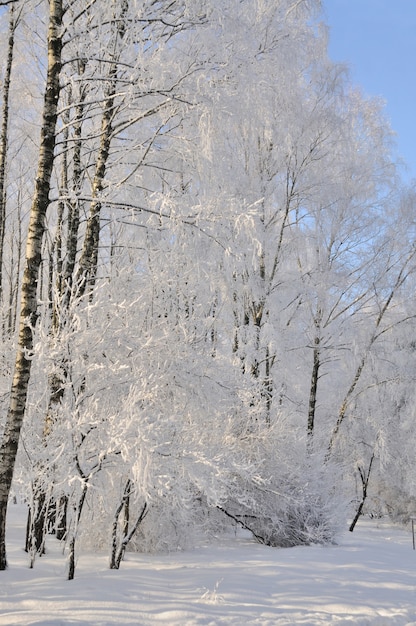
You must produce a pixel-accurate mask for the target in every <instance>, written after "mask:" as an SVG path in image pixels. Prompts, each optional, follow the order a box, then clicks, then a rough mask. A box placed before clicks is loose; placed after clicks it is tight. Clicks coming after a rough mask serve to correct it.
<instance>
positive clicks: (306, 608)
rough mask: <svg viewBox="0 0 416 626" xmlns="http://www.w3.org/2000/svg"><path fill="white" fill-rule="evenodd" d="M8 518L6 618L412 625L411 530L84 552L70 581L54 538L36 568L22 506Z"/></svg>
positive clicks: (53, 622)
mask: <svg viewBox="0 0 416 626" xmlns="http://www.w3.org/2000/svg"><path fill="white" fill-rule="evenodd" d="M10 509H11V515H10V516H9V533H8V557H9V569H8V570H7V571H6V572H0V625H6V624H7V625H8V626H11V625H13V624H24V625H26V626H28V625H29V624H30V625H32V626H33V625H34V624H37V625H40V624H42V625H43V626H58V625H60V624H68V625H70V624H72V625H73V624H84V625H85V624H89V625H94V626H104V625H109V624H114V625H115V624H124V625H126V624H129V625H130V626H133V625H135V626H157V625H160V624H163V625H165V626H197V625H198V626H202V625H203V626H216V625H217V624H234V625H238V626H244V625H246V624H257V625H262V626H280V625H293V624H303V625H305V624H308V625H311V626H312V625H313V626H316V625H322V624H336V625H337V626H344V625H345V626H351V625H353V624H359V625H360V626H364V625H366V626H367V625H369V624H371V625H374V626H404V625H410V624H415V625H416V551H413V549H412V537H411V533H410V531H407V532H406V531H405V530H401V529H398V528H395V527H393V526H392V525H390V524H388V523H386V522H380V521H372V520H361V521H360V522H359V524H358V526H357V528H356V530H355V531H354V533H353V534H351V533H349V532H346V533H345V535H344V536H343V537H341V539H340V541H339V545H337V546H329V547H320V546H312V547H299V548H289V549H276V548H268V547H265V546H261V545H258V544H256V543H254V542H253V541H252V540H251V539H250V538H249V537H243V536H242V537H238V538H237V539H235V540H234V539H230V540H229V541H227V542H224V541H222V542H220V543H219V544H217V545H215V546H209V547H207V546H206V547H201V548H199V549H197V550H194V551H191V552H185V553H183V552H182V553H175V554H169V555H158V556H143V555H140V554H130V553H128V554H127V558H126V560H125V561H124V562H123V563H122V565H121V569H120V570H119V571H110V570H109V569H108V557H107V555H104V554H103V555H99V556H96V555H92V554H82V555H81V556H80V557H79V560H78V564H77V570H76V578H75V580H73V581H67V580H66V578H65V576H66V573H65V567H66V559H65V557H63V556H62V553H61V551H60V549H59V547H58V544H57V542H56V541H55V540H54V539H50V541H49V544H48V554H47V555H46V556H44V557H42V558H41V559H38V561H37V562H36V565H35V568H34V569H32V570H31V569H29V568H28V559H27V555H26V554H25V552H24V551H23V550H22V545H23V534H24V519H23V515H22V509H21V507H19V506H16V505H15V506H12V507H10Z"/></svg>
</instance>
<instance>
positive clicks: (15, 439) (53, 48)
mask: <svg viewBox="0 0 416 626" xmlns="http://www.w3.org/2000/svg"><path fill="white" fill-rule="evenodd" d="M62 18H63V9H62V0H50V1H49V28H48V71H47V78H46V88H45V98H44V108H43V120H42V127H41V139H40V147H39V158H38V170H37V176H36V184H35V190H34V197H33V202H32V207H31V212H30V222H29V230H28V235H27V243H26V261H25V269H24V274H23V281H22V290H21V300H20V307H21V308H20V323H19V336H18V345H17V351H16V361H15V368H14V375H13V381H12V386H11V393H10V404H9V410H8V413H7V418H6V423H5V427H4V433H3V436H2V440H1V445H0V570H4V569H6V568H7V558H6V513H7V503H8V499H9V493H10V488H11V484H12V479H13V472H14V466H15V461H16V454H17V449H18V445H19V439H20V431H21V428H22V423H23V418H24V413H25V408H26V400H27V392H28V385H29V379H30V370H31V363H32V360H31V356H32V352H33V333H34V327H35V324H36V319H37V286H38V276H39V268H40V264H41V259H42V242H43V236H44V232H45V216H46V210H47V208H48V206H49V192H50V183H51V174H52V167H53V162H54V150H55V128H56V120H57V106H58V100H59V78H60V72H61V51H62V33H61V27H62Z"/></svg>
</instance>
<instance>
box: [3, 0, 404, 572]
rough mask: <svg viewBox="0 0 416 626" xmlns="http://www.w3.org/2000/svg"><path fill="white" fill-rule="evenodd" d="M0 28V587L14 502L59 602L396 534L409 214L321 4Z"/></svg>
mask: <svg viewBox="0 0 416 626" xmlns="http://www.w3.org/2000/svg"><path fill="white" fill-rule="evenodd" d="M1 4H2V5H3V9H1V13H0V20H1V39H0V46H1V51H2V57H1V58H3V59H4V60H3V66H2V68H0V70H1V73H2V74H1V75H2V119H1V130H0V249H1V254H0V324H1V333H2V340H3V351H2V354H1V363H2V367H1V368H0V384H1V396H0V401H1V415H0V435H1V440H0V441H1V447H0V569H5V567H7V558H6V541H5V521H6V511H7V503H8V501H9V500H10V496H11V494H13V493H14V494H17V493H18V494H19V495H20V496H21V497H24V498H25V500H26V501H27V502H28V504H29V516H28V530H27V543H26V549H27V551H28V552H29V554H30V561H31V563H32V565H33V563H34V561H35V557H36V555H38V554H42V553H43V551H44V545H45V534H46V533H47V532H54V533H56V536H57V537H58V539H60V540H62V541H64V542H65V546H66V549H67V551H68V576H69V578H72V577H73V576H74V570H75V562H76V559H75V549H76V545H77V542H83V545H88V547H89V548H91V549H102V548H103V546H106V547H108V549H109V552H110V566H111V567H113V568H117V567H119V565H120V562H121V560H122V558H123V555H124V552H125V550H126V548H127V546H130V547H131V548H133V549H136V550H147V551H154V550H166V549H168V550H172V549H178V548H180V547H185V546H187V545H191V544H192V542H193V541H195V540H197V538H198V537H201V535H203V536H214V535H216V534H217V533H218V532H227V530H229V529H230V528H231V527H234V526H235V525H239V526H242V527H244V528H246V529H248V530H250V531H251V532H252V533H253V536H254V537H256V538H257V539H258V540H259V541H261V542H263V543H266V544H268V545H275V546H290V545H297V544H300V543H310V542H325V541H332V540H333V539H334V537H335V535H336V532H337V531H338V529H339V525H340V524H342V523H345V520H346V518H347V516H352V518H353V522H352V524H351V530H352V529H353V527H354V525H355V523H356V521H357V519H358V517H359V515H360V514H361V513H362V511H363V507H364V506H365V505H366V504H367V503H368V501H371V505H370V506H371V511H373V512H374V513H384V512H389V513H391V514H395V515H398V514H406V513H409V511H411V509H412V506H413V502H414V494H415V485H414V473H413V472H412V466H411V462H410V460H411V458H412V457H411V454H412V448H413V445H412V440H413V437H414V428H413V423H412V422H413V410H412V401H413V384H412V382H413V378H414V373H413V361H414V350H415V344H414V339H413V336H414V324H415V320H414V311H413V309H414V306H413V305H414V295H413V294H414V280H415V279H414V270H415V268H416V250H415V247H414V218H413V212H414V206H415V194H414V190H413V189H412V188H408V187H405V185H404V184H403V183H402V182H401V181H400V177H399V174H398V171H397V167H396V165H395V160H394V145H393V143H392V133H391V131H390V128H389V126H388V123H387V122H386V120H385V119H384V117H383V111H382V107H381V105H380V103H379V102H377V101H374V100H369V99H366V98H365V97H363V95H362V94H361V93H360V92H359V90H357V89H356V88H354V87H353V86H352V85H351V84H350V81H349V78H348V74H347V73H346V71H345V69H344V68H342V67H339V66H337V65H335V64H333V63H332V62H331V61H330V60H329V59H328V57H327V49H326V48H327V46H326V43H327V42H326V37H327V32H326V28H325V26H324V25H323V24H322V23H321V19H322V17H321V13H320V10H321V6H320V2H319V0H276V1H275V2H262V1H261V0H259V1H253V0H226V2H224V0H208V1H205V0H204V1H203V2H202V1H201V2H199V1H198V0H140V2H139V1H138V0H110V1H109V0H49V1H48V2H47V1H46V0H40V1H39V0H26V1H23V0H15V1H13V2H2V3H1ZM92 528H93V529H94V532H91V529H92Z"/></svg>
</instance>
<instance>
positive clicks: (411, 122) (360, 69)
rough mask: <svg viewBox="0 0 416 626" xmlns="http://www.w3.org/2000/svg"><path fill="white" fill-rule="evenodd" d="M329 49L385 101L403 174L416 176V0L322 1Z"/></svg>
mask: <svg viewBox="0 0 416 626" xmlns="http://www.w3.org/2000/svg"><path fill="white" fill-rule="evenodd" d="M323 7H324V19H325V21H326V22H327V24H328V25H329V27H330V41H329V54H330V57H331V58H332V59H333V60H334V61H342V62H346V63H347V64H348V65H349V67H350V70H351V74H352V79H353V81H354V83H357V84H359V85H360V86H361V87H362V89H363V91H364V93H365V94H367V95H369V96H381V97H382V98H383V99H384V100H385V101H386V116H387V118H388V119H389V120H390V124H391V126H392V128H393V130H394V131H395V132H396V133H397V144H398V153H399V155H400V156H401V157H403V159H404V160H405V161H406V162H407V164H408V166H409V171H408V172H407V174H406V178H415V179H416V0H323Z"/></svg>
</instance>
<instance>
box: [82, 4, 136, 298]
mask: <svg viewBox="0 0 416 626" xmlns="http://www.w3.org/2000/svg"><path fill="white" fill-rule="evenodd" d="M128 7H129V2H128V0H122V2H121V3H120V15H119V16H118V18H117V17H116V15H114V21H115V23H116V24H117V25H116V32H115V34H114V39H113V43H112V47H113V52H112V54H113V60H112V63H111V65H110V69H109V72H108V87H107V93H106V99H105V102H104V110H103V115H102V118H101V135H100V137H101V138H100V146H99V149H98V154H97V160H96V166H95V173H94V180H93V183H92V190H91V196H92V202H91V206H90V212H89V216H88V220H87V226H86V231H85V236H84V243H83V247H82V251H81V256H80V259H79V267H78V272H77V289H78V292H77V295H78V297H82V296H83V295H84V294H85V293H86V292H88V293H89V296H90V297H91V294H92V289H93V288H94V285H95V280H96V275H97V266H98V247H99V241H100V217H101V207H102V203H101V201H100V200H99V197H100V196H101V194H102V191H103V189H104V179H105V174H106V170H107V164H108V158H109V155H110V148H111V142H112V139H113V132H114V115H115V107H116V104H115V101H116V95H117V86H118V58H119V53H120V49H121V44H122V41H123V37H124V33H125V19H126V16H127V11H128Z"/></svg>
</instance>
